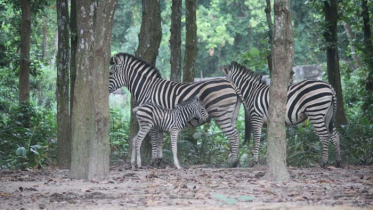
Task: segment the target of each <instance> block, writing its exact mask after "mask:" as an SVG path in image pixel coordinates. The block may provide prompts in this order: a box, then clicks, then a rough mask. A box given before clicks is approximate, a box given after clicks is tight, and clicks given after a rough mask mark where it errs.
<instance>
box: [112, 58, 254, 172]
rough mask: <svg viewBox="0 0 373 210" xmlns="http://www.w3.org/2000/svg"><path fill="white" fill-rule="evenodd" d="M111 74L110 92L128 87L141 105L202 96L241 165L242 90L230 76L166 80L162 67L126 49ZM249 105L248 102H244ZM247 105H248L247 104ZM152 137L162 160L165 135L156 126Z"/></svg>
mask: <svg viewBox="0 0 373 210" xmlns="http://www.w3.org/2000/svg"><path fill="white" fill-rule="evenodd" d="M110 63H111V65H112V67H111V71H110V77H109V92H110V93H111V92H113V91H115V90H116V89H118V88H120V87H123V86H125V87H127V88H128V90H129V91H130V92H131V95H132V96H133V97H135V99H136V102H137V104H138V105H141V104H144V103H147V102H151V103H154V104H157V105H159V106H161V107H164V108H166V109H173V108H174V107H175V106H176V105H177V104H179V103H180V102H181V101H185V100H187V99H188V98H191V97H198V98H199V99H200V100H201V103H202V104H203V106H204V107H205V109H206V110H207V112H208V115H209V118H208V119H207V121H209V120H210V118H213V119H214V120H215V122H216V124H217V125H218V126H219V127H220V129H221V130H222V131H223V133H224V134H225V135H226V137H227V138H228V139H229V142H230V145H231V160H232V166H233V167H235V166H237V165H238V146H239V135H238V131H237V128H236V120H237V116H238V111H239V108H240V105H241V103H240V100H243V99H242V96H241V97H240V93H239V90H238V89H237V87H236V86H235V85H234V84H232V83H231V82H230V81H228V80H226V79H213V80H206V81H201V82H191V83H176V82H173V81H168V80H164V79H162V78H161V74H160V73H159V71H158V69H156V68H155V67H153V66H151V65H149V64H147V63H146V62H144V61H142V60H140V59H139V58H136V57H134V56H132V55H129V54H126V53H119V54H116V55H114V56H113V57H112V58H111V61H110ZM244 105H245V104H244ZM246 107H247V106H245V108H246ZM204 123H206V120H201V119H198V120H197V119H193V120H191V121H189V122H188V123H187V126H199V125H202V124H204ZM149 135H150V137H151V141H152V164H154V163H159V162H161V160H162V142H163V136H162V133H161V132H158V131H157V130H156V129H151V130H150V132H149Z"/></svg>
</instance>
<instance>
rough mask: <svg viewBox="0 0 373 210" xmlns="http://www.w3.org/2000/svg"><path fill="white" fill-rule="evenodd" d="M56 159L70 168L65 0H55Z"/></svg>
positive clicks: (67, 20)
mask: <svg viewBox="0 0 373 210" xmlns="http://www.w3.org/2000/svg"><path fill="white" fill-rule="evenodd" d="M56 4H57V6H56V8H57V26H58V53H57V91H56V95H57V159H58V166H59V167H60V168H63V169H69V168H70V162H71V146H70V145H71V138H70V136H71V135H70V132H71V131H70V130H71V129H70V111H69V109H70V105H69V64H70V62H69V60H70V59H69V55H70V46H69V39H70V36H69V35H70V34H69V11H68V3H67V0H57V2H56Z"/></svg>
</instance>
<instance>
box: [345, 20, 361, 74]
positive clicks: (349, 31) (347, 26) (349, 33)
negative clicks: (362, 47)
mask: <svg viewBox="0 0 373 210" xmlns="http://www.w3.org/2000/svg"><path fill="white" fill-rule="evenodd" d="M342 24H343V27H344V29H345V32H346V34H347V37H348V42H349V43H350V49H351V54H352V59H353V60H354V61H355V65H354V68H355V69H356V68H357V67H360V68H361V67H362V66H363V65H361V61H360V59H359V56H357V53H356V52H355V44H354V42H353V39H354V38H353V33H352V29H351V26H350V24H348V23H346V22H344V21H342Z"/></svg>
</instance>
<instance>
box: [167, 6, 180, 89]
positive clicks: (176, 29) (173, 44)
mask: <svg viewBox="0 0 373 210" xmlns="http://www.w3.org/2000/svg"><path fill="white" fill-rule="evenodd" d="M181 2H182V1H181V0H172V7H171V10H172V13H171V28H170V31H171V38H170V50H171V58H170V63H171V80H172V81H174V82H181Z"/></svg>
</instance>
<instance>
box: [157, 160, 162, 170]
mask: <svg viewBox="0 0 373 210" xmlns="http://www.w3.org/2000/svg"><path fill="white" fill-rule="evenodd" d="M162 162H163V159H162V158H157V162H156V164H157V167H158V168H159V167H160V166H161V164H162Z"/></svg>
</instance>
